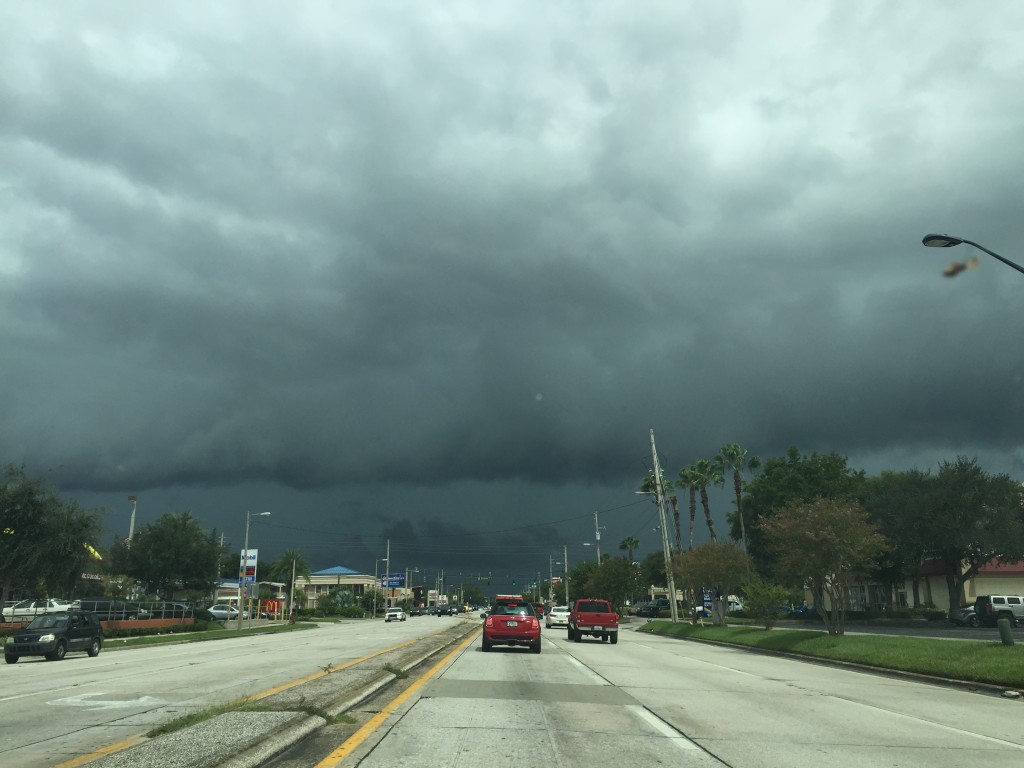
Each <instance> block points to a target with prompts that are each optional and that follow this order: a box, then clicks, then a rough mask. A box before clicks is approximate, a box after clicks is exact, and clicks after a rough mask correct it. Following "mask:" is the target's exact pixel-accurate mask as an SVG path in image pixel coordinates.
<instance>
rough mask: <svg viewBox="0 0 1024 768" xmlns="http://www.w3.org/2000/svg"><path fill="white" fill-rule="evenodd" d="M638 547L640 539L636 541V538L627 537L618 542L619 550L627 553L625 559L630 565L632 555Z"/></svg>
mask: <svg viewBox="0 0 1024 768" xmlns="http://www.w3.org/2000/svg"><path fill="white" fill-rule="evenodd" d="M639 546H640V539H638V538H637V537H636V536H627V537H626V538H624V539H623V540H622V541H620V542H619V549H621V550H625V552H627V553H628V554H627V557H628V558H629V562H631V563H632V562H633V553H634V552H635V551H636V549H637V547H639Z"/></svg>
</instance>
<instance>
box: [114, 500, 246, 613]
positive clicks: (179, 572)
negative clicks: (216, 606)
mask: <svg viewBox="0 0 1024 768" xmlns="http://www.w3.org/2000/svg"><path fill="white" fill-rule="evenodd" d="M111 556H112V558H111V559H112V565H113V568H114V569H115V570H116V571H117V572H118V573H123V574H125V575H127V576H130V577H132V578H134V579H135V580H136V581H138V582H139V583H141V584H142V585H143V587H144V588H145V590H146V591H147V592H153V593H156V594H158V595H160V596H161V597H162V598H163V599H164V600H173V599H174V596H175V593H176V592H177V591H179V590H183V591H186V592H193V593H196V594H210V593H212V592H213V583H214V580H215V577H216V574H217V570H218V564H219V562H220V559H221V547H220V545H219V544H218V542H217V532H216V531H212V530H211V531H210V532H208V533H207V532H206V531H204V530H203V528H202V526H201V525H200V523H199V520H197V519H196V518H194V517H192V513H191V512H187V511H186V512H178V513H177V514H173V513H167V514H165V515H163V516H161V517H159V518H157V519H156V520H155V521H154V522H152V523H149V524H148V525H144V526H142V528H141V529H139V531H138V532H137V533H136V534H135V536H134V537H133V538H132V541H131V545H130V546H129V545H128V544H126V543H125V542H117V543H115V545H114V547H113V549H112V552H111ZM237 573H238V567H237V565H236V567H235V574H236V575H237Z"/></svg>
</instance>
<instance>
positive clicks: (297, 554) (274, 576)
mask: <svg viewBox="0 0 1024 768" xmlns="http://www.w3.org/2000/svg"><path fill="white" fill-rule="evenodd" d="M292 574H295V578H296V579H305V580H306V583H307V584H308V583H309V579H310V577H311V576H312V575H313V574H312V572H311V570H310V567H309V558H307V557H306V553H305V552H301V551H300V550H298V549H286V550H285V551H284V552H282V553H281V554H280V555H278V558H277V560H275V561H274V562H272V563H271V564H270V567H269V568H267V577H268V578H269V579H270V580H271V581H277V582H280V583H282V584H287V585H288V599H289V603H290V604H291V605H292V606H294V605H295V600H294V597H295V596H294V595H293V594H292V590H293V589H294V588H295V584H294V583H293V582H292Z"/></svg>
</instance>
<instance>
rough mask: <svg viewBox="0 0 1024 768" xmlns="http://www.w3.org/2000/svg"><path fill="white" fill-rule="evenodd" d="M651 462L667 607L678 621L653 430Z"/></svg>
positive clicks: (674, 585) (663, 493)
mask: <svg viewBox="0 0 1024 768" xmlns="http://www.w3.org/2000/svg"><path fill="white" fill-rule="evenodd" d="M651 460H652V461H653V462H654V488H655V491H656V493H657V497H658V519H659V521H660V523H661V549H662V553H663V554H664V555H665V580H666V581H667V582H668V607H669V610H670V611H671V613H672V622H673V623H675V622H677V621H679V610H678V608H677V606H676V578H675V576H674V575H673V573H672V555H671V553H670V552H669V548H668V524H667V521H666V520H665V487H664V486H663V485H662V482H661V464H660V463H659V462H658V449H657V448H655V447H654V430H653V429H652V430H651Z"/></svg>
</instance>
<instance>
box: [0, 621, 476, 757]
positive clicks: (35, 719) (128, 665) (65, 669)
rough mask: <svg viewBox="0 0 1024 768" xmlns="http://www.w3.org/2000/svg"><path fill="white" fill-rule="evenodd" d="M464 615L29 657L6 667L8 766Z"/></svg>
mask: <svg viewBox="0 0 1024 768" xmlns="http://www.w3.org/2000/svg"><path fill="white" fill-rule="evenodd" d="M460 620H461V619H456V618H451V619H448V618H441V619H437V618H433V617H416V618H411V619H409V620H408V621H405V622H391V623H385V622H384V621H382V620H377V621H354V622H347V623H340V624H321V625H319V626H318V627H317V628H316V629H311V630H305V631H300V632H288V633H281V634H274V635H255V636H249V637H240V638H227V639H223V640H216V641H209V642H201V643H186V644H175V645H158V646H143V647H137V648H126V649H122V650H116V645H117V641H115V640H111V641H108V644H107V646H106V648H105V649H104V651H103V652H102V653H101V654H100V655H99V656H97V657H96V658H89V657H88V656H86V655H85V654H69V655H68V657H67V658H66V659H65V660H64V661H60V662H47V661H45V660H43V659H41V658H39V659H35V658H24V659H22V660H20V661H19V662H18V663H17V664H13V665H4V666H2V667H0V765H3V766H18V768H44V767H45V768H49V767H50V766H55V765H58V764H61V763H63V762H65V761H69V760H72V759H74V758H77V757H79V756H81V755H84V754H88V753H91V752H93V751H94V750H96V749H99V748H101V747H105V746H107V745H109V744H113V743H116V742H120V741H122V740H124V739H127V738H130V737H136V736H139V735H141V734H143V733H145V732H146V731H148V730H150V729H151V728H154V727H156V726H158V725H161V724H163V723H166V722H169V721H170V720H173V719H174V718H176V717H178V716H180V715H183V714H186V713H189V712H193V711H196V710H201V709H204V708H207V707H210V706H215V705H219V704H225V703H230V702H233V701H236V700H238V699H241V698H243V697H245V696H251V695H254V694H256V693H259V692H261V691H265V690H268V689H270V688H273V687H276V686H279V685H282V684H285V683H289V682H291V681H293V680H296V679H299V678H303V677H306V676H308V675H310V674H313V673H316V672H318V671H321V670H322V669H323V668H324V667H325V666H328V665H331V666H334V667H337V666H340V665H342V664H344V663H345V662H347V661H351V660H353V659H357V658H360V657H362V656H365V655H367V654H369V653H373V652H375V651H379V650H382V649H384V648H387V647H390V646H393V645H395V644H398V643H402V642H406V641H411V640H413V639H415V638H417V637H420V636H422V635H425V634H430V633H432V632H436V631H439V630H440V629H441V628H442V627H443V626H445V625H447V624H448V623H449V622H453V621H460Z"/></svg>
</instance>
